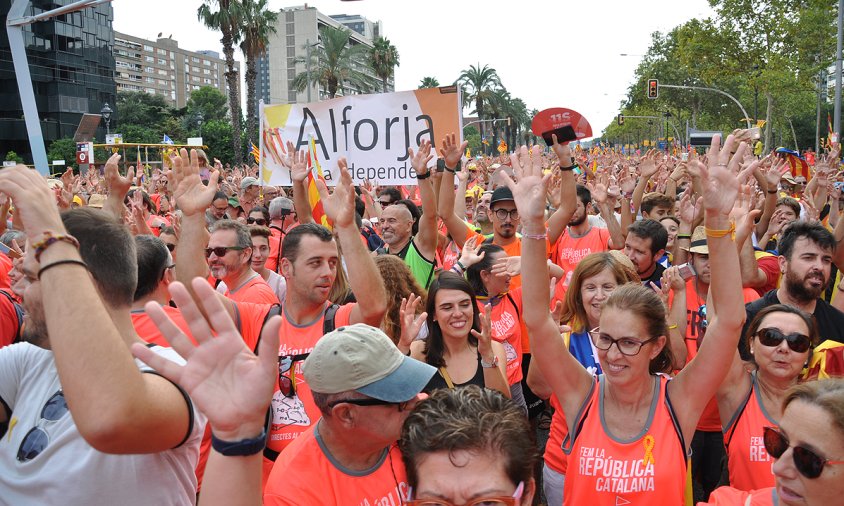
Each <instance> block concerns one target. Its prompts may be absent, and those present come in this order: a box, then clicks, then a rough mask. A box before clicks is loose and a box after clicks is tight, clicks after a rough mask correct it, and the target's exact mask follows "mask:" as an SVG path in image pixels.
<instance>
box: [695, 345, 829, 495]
mask: <svg viewBox="0 0 844 506" xmlns="http://www.w3.org/2000/svg"><path fill="white" fill-rule="evenodd" d="M757 360H758V358H757ZM760 444H762V445H763V446H764V451H765V452H766V453H767V454H768V455H770V456H771V457H772V458H773V459H774V462H773V465H771V471H772V472H773V475H774V486H773V488H763V489H759V490H755V491H753V492H747V491H744V490H737V489H736V488H732V487H721V488H719V489H716V490H715V491H714V492H713V493H712V495H711V496H710V497H709V502H708V503H699V506H707V505H712V506H716V505H717V506H746V505H749V506H775V505H779V506H832V505H837V504H841V503H842V501H844V380H842V379H825V380H819V381H810V382H807V383H804V384H802V385H797V386H794V387H792V388H791V389H790V390H788V391H787V392H786V393H785V395H784V396H783V403H782V417H781V418H780V422H779V424H778V426H766V427H765V428H764V429H763V431H762V439H761V443H760ZM768 465H770V464H768Z"/></svg>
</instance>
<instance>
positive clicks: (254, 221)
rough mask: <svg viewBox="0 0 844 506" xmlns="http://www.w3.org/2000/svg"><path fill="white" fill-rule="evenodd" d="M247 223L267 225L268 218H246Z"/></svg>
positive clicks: (260, 225)
mask: <svg viewBox="0 0 844 506" xmlns="http://www.w3.org/2000/svg"><path fill="white" fill-rule="evenodd" d="M246 224H247V225H258V226H259V227H266V226H267V220H265V219H264V218H246Z"/></svg>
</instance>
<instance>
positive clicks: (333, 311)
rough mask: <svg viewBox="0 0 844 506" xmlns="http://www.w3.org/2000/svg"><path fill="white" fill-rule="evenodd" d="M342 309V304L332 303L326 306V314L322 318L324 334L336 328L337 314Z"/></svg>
mask: <svg viewBox="0 0 844 506" xmlns="http://www.w3.org/2000/svg"><path fill="white" fill-rule="evenodd" d="M339 309H340V304H331V305H330V306H328V307H327V308H325V314H324V316H323V320H322V335H325V334H328V333H329V332H331V331H332V330H334V328H335V323H334V318H335V317H336V316H337V311H338V310H339Z"/></svg>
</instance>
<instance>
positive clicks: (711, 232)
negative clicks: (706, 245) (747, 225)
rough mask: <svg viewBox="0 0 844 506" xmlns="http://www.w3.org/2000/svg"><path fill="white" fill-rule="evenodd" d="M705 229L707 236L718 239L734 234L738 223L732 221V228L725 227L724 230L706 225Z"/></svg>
mask: <svg viewBox="0 0 844 506" xmlns="http://www.w3.org/2000/svg"><path fill="white" fill-rule="evenodd" d="M704 230H705V231H706V235H707V237H712V238H714V239H718V238H720V237H726V236H728V235H731V234H733V233H734V232H735V231H736V224H735V223H730V228H727V229H724V230H718V229H713V228H709V227H704Z"/></svg>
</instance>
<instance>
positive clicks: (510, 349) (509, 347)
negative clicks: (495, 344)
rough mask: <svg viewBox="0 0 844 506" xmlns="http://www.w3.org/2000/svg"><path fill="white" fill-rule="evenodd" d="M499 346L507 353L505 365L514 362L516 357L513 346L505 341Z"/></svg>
mask: <svg viewBox="0 0 844 506" xmlns="http://www.w3.org/2000/svg"><path fill="white" fill-rule="evenodd" d="M501 344H503V345H504V352H505V353H507V363H508V364H509V363H510V362H512V361H514V360H516V358H517V357H518V355H517V354H516V348H513V345H512V344H510V343H509V342H507V341H504V342H503V343H501Z"/></svg>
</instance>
